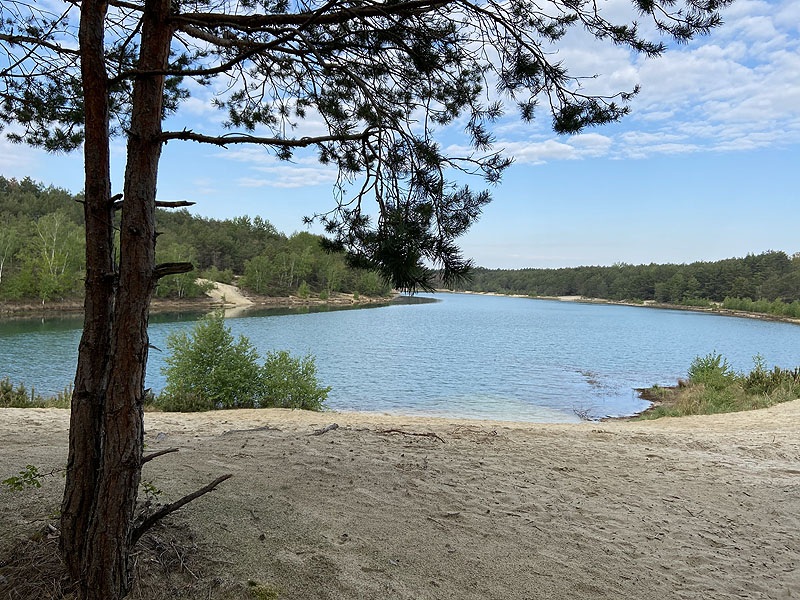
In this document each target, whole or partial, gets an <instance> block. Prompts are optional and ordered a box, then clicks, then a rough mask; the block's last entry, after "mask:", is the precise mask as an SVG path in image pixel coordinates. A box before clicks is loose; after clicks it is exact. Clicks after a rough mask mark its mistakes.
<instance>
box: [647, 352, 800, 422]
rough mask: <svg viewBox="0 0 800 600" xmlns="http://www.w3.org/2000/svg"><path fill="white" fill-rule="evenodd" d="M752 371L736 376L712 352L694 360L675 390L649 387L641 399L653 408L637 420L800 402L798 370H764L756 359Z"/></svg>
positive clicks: (721, 359)
mask: <svg viewBox="0 0 800 600" xmlns="http://www.w3.org/2000/svg"><path fill="white" fill-rule="evenodd" d="M753 362H754V366H753V370H752V371H750V372H749V373H737V372H735V371H734V370H733V369H731V368H730V366H729V365H728V361H727V360H726V359H725V358H724V357H723V356H722V355H720V354H717V353H716V352H712V353H711V354H708V355H707V356H702V357H701V356H698V357H697V358H695V359H694V361H693V362H692V364H691V366H690V367H689V371H688V373H687V375H688V379H686V380H681V381H679V382H678V385H677V386H676V387H667V388H665V387H660V386H653V387H652V388H649V389H647V390H644V391H643V394H642V397H643V398H645V399H646V400H650V401H652V402H653V403H654V405H653V406H652V407H651V408H649V409H647V410H646V411H645V412H643V413H642V414H641V415H640V416H639V417H638V418H640V419H657V418H659V417H682V416H686V415H708V414H716V413H727V412H736V411H741V410H752V409H756V408H767V407H770V406H773V405H775V404H779V403H781V402H787V401H789V400H796V399H797V398H800V367H797V368H795V369H781V368H780V367H773V368H772V369H771V370H769V369H767V368H766V365H765V364H764V359H763V358H762V357H761V356H758V355H756V356H755V357H754V359H753Z"/></svg>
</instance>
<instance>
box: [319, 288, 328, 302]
mask: <svg viewBox="0 0 800 600" xmlns="http://www.w3.org/2000/svg"><path fill="white" fill-rule="evenodd" d="M319 299H320V300H327V299H328V290H322V291H321V292H320V293H319Z"/></svg>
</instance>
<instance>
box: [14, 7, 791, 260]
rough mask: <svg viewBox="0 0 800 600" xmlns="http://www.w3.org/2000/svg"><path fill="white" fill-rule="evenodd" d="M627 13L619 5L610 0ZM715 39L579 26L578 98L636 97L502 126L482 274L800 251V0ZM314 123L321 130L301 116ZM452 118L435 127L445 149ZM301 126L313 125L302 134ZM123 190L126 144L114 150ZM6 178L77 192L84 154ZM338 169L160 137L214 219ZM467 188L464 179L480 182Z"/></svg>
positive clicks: (286, 197) (309, 206) (167, 189)
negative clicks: (627, 34)
mask: <svg viewBox="0 0 800 600" xmlns="http://www.w3.org/2000/svg"><path fill="white" fill-rule="evenodd" d="M603 6H604V10H607V11H609V13H615V12H616V13H620V14H624V13H625V11H627V10H628V8H627V7H628V6H629V3H628V2H627V0H608V1H607V2H605V3H604V4H603ZM723 18H724V20H725V24H724V25H723V26H722V27H721V28H719V29H717V30H715V31H714V32H713V33H712V34H711V36H709V37H704V38H699V39H698V40H696V41H693V42H692V43H690V44H687V45H682V46H677V47H672V48H670V49H669V51H668V52H667V53H666V54H665V55H664V56H662V57H660V58H658V59H646V58H644V57H640V56H635V55H632V54H631V53H629V52H628V51H626V50H625V49H623V48H619V47H614V46H609V45H608V44H601V43H598V42H596V41H595V40H592V39H591V38H590V37H589V36H587V35H586V34H584V33H582V32H580V31H575V32H572V33H570V34H569V35H568V36H567V38H566V39H565V40H564V41H563V43H560V44H559V49H558V55H557V56H558V59H559V60H563V61H564V63H565V64H566V65H567V66H569V68H570V71H571V73H572V74H575V75H579V74H580V75H593V74H597V75H598V77H597V79H593V80H589V81H587V82H586V86H587V90H588V91H593V92H594V91H596V92H599V93H605V92H609V91H614V92H616V91H619V90H623V89H629V88H631V87H633V85H634V84H636V83H637V82H638V83H640V84H641V85H642V91H641V93H640V94H639V96H638V97H636V99H635V100H634V102H633V104H632V109H633V112H632V114H631V115H629V116H628V117H627V118H626V119H625V120H624V121H622V122H621V123H618V124H614V125H611V126H606V127H601V128H593V129H590V130H587V131H586V132H584V133H582V134H579V135H576V136H556V135H554V134H553V133H552V132H550V131H549V129H548V127H549V123H550V120H549V119H548V118H547V115H545V114H542V115H541V116H540V118H539V119H538V120H537V121H535V122H534V124H533V125H522V124H520V123H519V122H518V121H517V120H516V119H515V118H513V114H509V116H508V117H507V118H505V119H503V120H502V121H501V122H500V123H499V124H498V128H497V134H496V137H497V140H498V143H497V147H498V148H505V150H506V152H508V153H509V154H511V155H513V156H515V157H516V163H515V164H514V166H512V167H511V168H510V169H509V171H508V172H507V173H506V175H505V177H504V180H503V182H502V183H501V184H500V185H499V186H497V187H496V188H494V190H493V195H494V201H493V203H492V204H491V205H489V206H488V207H487V209H486V210H485V213H484V216H483V218H482V219H481V221H479V222H478V223H477V224H476V225H475V226H473V228H472V230H471V231H470V232H469V233H468V234H467V235H466V236H464V237H463V238H462V240H461V242H462V247H463V249H464V251H465V253H466V254H467V255H468V256H471V257H472V258H473V259H474V260H475V262H476V263H477V264H479V265H483V266H487V267H508V268H514V267H526V266H530V267H562V266H577V265H582V264H612V263H614V262H618V261H622V262H628V263H641V262H651V261H654V262H689V261H693V260H715V259H719V258H725V257H729V256H742V255H744V254H747V253H748V252H756V253H757V252H762V251H764V250H768V249H776V250H785V251H787V252H790V253H791V252H797V251H800V239H799V238H800V236H798V229H799V228H798V220H799V219H798V217H800V210H799V209H798V207H799V206H800V202H798V201H800V192H798V189H799V188H800V2H796V1H795V0H783V1H780V0H776V1H773V2H764V1H758V0H746V1H741V0H736V2H735V3H734V4H733V6H731V7H730V8H728V9H726V11H725V12H724V13H723ZM193 92H195V93H196V94H197V95H196V96H195V97H193V98H192V99H191V101H190V102H189V103H187V104H186V105H185V106H184V107H183V110H182V113H181V117H180V121H179V122H178V123H173V124H172V126H173V127H177V126H181V127H182V126H184V125H185V126H188V127H190V128H193V129H195V130H197V131H208V130H209V129H211V130H212V131H213V130H214V128H215V127H217V126H218V123H219V121H220V120H221V118H222V115H221V114H217V113H216V112H215V111H214V110H213V109H212V108H211V106H210V104H209V100H210V91H209V90H206V89H198V90H193ZM304 126H306V127H307V128H308V129H307V130H306V131H308V132H313V131H314V127H315V124H314V123H313V122H310V123H307V124H305V125H304ZM458 127H459V124H455V125H453V126H451V127H450V128H448V130H445V131H443V132H442V134H441V135H442V143H443V144H444V145H445V146H447V145H451V146H453V147H454V148H456V147H457V146H458V143H459V138H458V135H457V133H458V132H457V128H458ZM303 134H308V133H305V132H304V133H303ZM112 155H113V161H114V173H113V179H114V191H115V192H116V191H119V190H120V188H121V186H122V170H123V167H124V164H123V160H124V142H123V141H122V140H117V141H116V142H115V144H114V147H113V150H112ZM0 173H1V174H3V175H5V176H7V177H24V176H26V175H29V176H31V177H33V178H34V179H37V180H40V181H43V182H45V183H52V184H54V185H57V186H61V187H65V188H67V189H70V190H72V191H79V190H80V189H81V187H82V175H83V174H82V165H81V157H80V155H79V154H74V155H69V156H63V155H61V156H51V155H46V154H44V153H42V152H40V151H37V150H33V149H30V148H26V147H21V146H10V145H9V144H8V143H7V142H5V141H2V142H0ZM335 176H336V174H335V172H333V171H331V170H330V169H327V168H322V167H320V166H319V165H317V164H316V163H315V161H314V160H313V158H312V157H310V156H308V157H305V156H302V155H301V156H298V157H296V159H295V161H294V162H293V163H291V164H288V163H281V162H278V161H276V160H275V159H274V158H272V157H271V156H270V155H269V154H267V153H266V152H265V151H264V150H263V149H261V148H232V149H230V150H227V151H226V150H222V149H219V148H215V147H208V146H199V145H194V144H191V143H185V142H184V143H176V142H173V143H170V144H169V145H168V146H167V148H166V149H165V152H164V155H163V159H162V162H161V170H160V179H159V197H160V198H161V199H163V200H177V199H188V200H193V201H195V202H197V205H196V206H195V207H194V212H196V213H198V214H201V215H204V216H210V217H219V218H224V217H232V216H236V215H242V214H249V215H251V216H252V215H256V214H260V215H262V216H263V217H264V218H266V219H268V220H269V221H271V222H272V223H273V224H274V225H275V226H276V227H278V229H281V230H283V231H286V232H292V231H296V230H300V229H302V228H303V225H302V217H303V215H307V214H310V213H313V212H315V211H321V210H325V209H326V208H330V207H332V183H333V181H334V180H335ZM479 184H480V182H479V181H475V182H474V183H473V185H479Z"/></svg>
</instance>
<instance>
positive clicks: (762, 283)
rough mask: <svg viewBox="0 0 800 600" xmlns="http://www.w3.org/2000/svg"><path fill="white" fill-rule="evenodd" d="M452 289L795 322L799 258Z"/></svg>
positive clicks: (654, 267) (496, 272) (499, 280)
mask: <svg viewBox="0 0 800 600" xmlns="http://www.w3.org/2000/svg"><path fill="white" fill-rule="evenodd" d="M458 289H460V290H465V291H466V290H468V291H475V292H495V293H502V294H524V295H529V296H583V297H586V298H604V299H608V300H617V301H623V300H625V301H630V302H635V303H638V302H643V301H645V300H654V301H656V302H660V303H666V304H678V305H685V306H710V305H711V303H712V302H718V303H721V305H722V307H723V308H730V309H734V310H749V311H754V312H765V313H772V314H778V315H784V316H791V317H800V252H799V253H795V254H793V255H792V256H791V257H790V256H789V255H787V254H786V253H785V252H782V251H773V250H770V251H767V252H762V253H761V254H749V255H747V256H745V257H744V258H727V259H724V260H718V261H709V262H705V261H698V262H693V263H690V264H649V265H630V264H625V263H617V264H615V265H613V266H610V267H601V266H585V267H574V268H563V269H484V268H476V269H475V270H474V271H473V274H472V278H471V279H470V280H469V281H467V282H464V283H463V284H462V285H461V286H460V287H459V288H458Z"/></svg>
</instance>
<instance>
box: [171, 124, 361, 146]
mask: <svg viewBox="0 0 800 600" xmlns="http://www.w3.org/2000/svg"><path fill="white" fill-rule="evenodd" d="M369 132H370V130H369V129H365V130H364V131H363V132H361V133H354V134H341V135H337V134H332V135H320V136H317V137H302V138H299V139H297V138H295V139H285V138H266V137H258V136H254V135H241V134H232V135H221V136H210V135H202V134H200V133H195V132H193V131H190V130H184V131H165V132H164V133H162V134H161V139H162V141H165V142H167V141H169V140H191V141H193V142H200V143H203V144H214V145H216V146H222V147H223V148H224V147H225V146H227V145H228V144H262V145H264V146H282V147H286V148H306V147H308V146H313V145H314V144H324V143H325V142H356V141H359V140H363V139H365V138H366V137H367V135H369Z"/></svg>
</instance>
